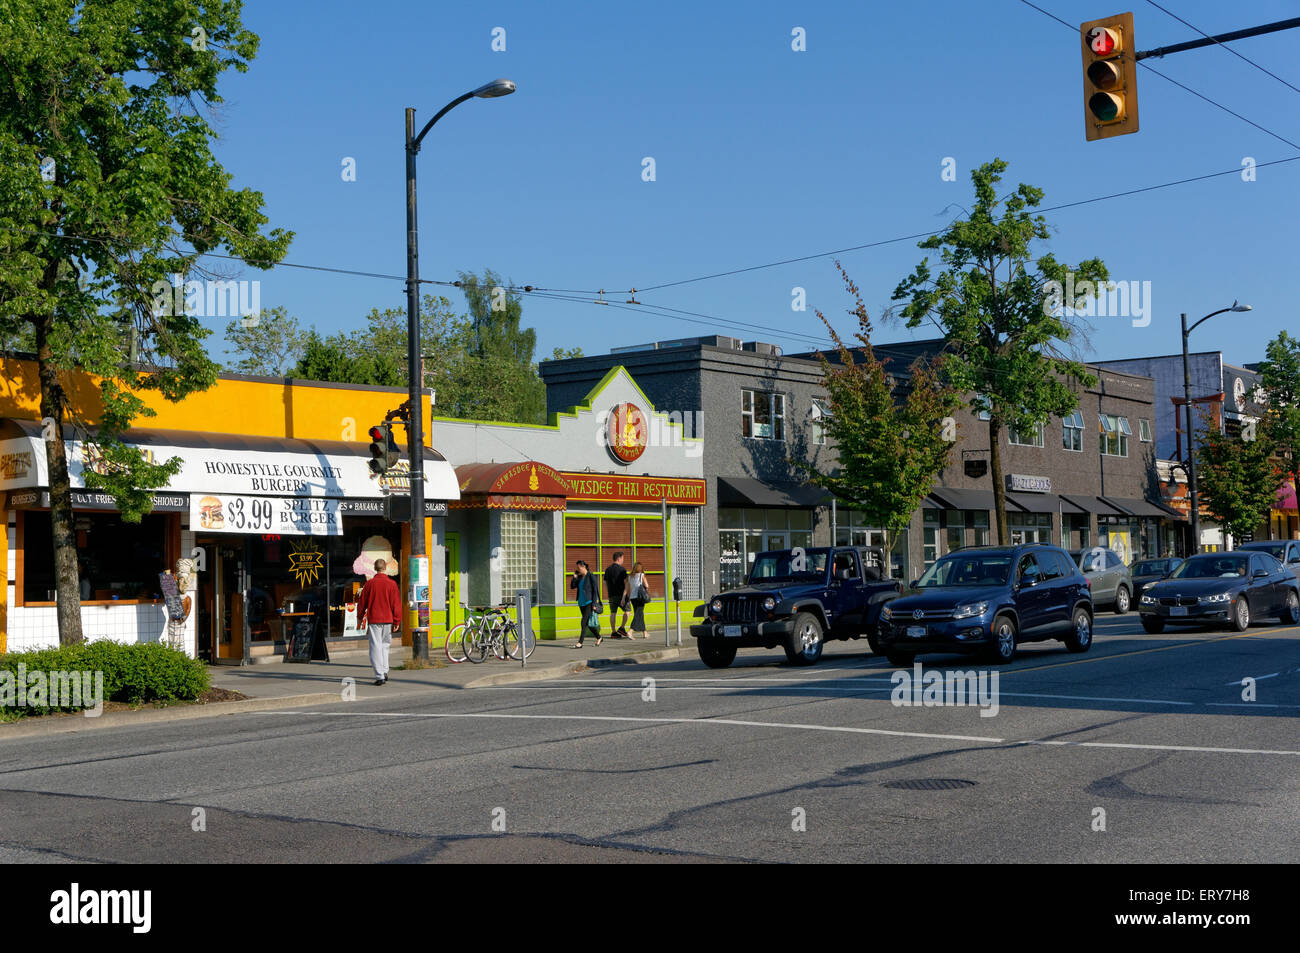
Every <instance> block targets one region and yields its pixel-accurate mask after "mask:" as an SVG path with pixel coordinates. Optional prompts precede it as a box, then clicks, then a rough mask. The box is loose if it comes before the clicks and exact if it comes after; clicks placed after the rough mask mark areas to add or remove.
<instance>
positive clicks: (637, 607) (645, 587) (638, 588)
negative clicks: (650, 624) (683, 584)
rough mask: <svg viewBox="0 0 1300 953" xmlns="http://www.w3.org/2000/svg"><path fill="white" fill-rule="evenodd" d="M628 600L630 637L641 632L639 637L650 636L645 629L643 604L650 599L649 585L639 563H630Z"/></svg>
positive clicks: (646, 637)
mask: <svg viewBox="0 0 1300 953" xmlns="http://www.w3.org/2000/svg"><path fill="white" fill-rule="evenodd" d="M627 592H628V596H627V598H628V602H629V603H631V605H632V637H633V638H635V637H636V633H637V632H640V633H641V638H643V639H648V638H650V633H649V632H647V631H646V630H645V615H644V613H645V604H646V603H647V602H649V601H650V585H649V584H648V583H647V582H646V578H645V569H643V568H642V566H641V564H640V563H633V564H632V575H630V576H629V577H628V581H627Z"/></svg>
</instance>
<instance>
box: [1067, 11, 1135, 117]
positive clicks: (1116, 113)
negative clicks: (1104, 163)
mask: <svg viewBox="0 0 1300 953" xmlns="http://www.w3.org/2000/svg"><path fill="white" fill-rule="evenodd" d="M1079 38H1080V40H1081V41H1082V43H1083V118H1084V124H1085V126H1084V131H1085V134H1086V135H1087V138H1088V141H1089V142H1092V141H1093V140H1094V139H1109V138H1110V137H1111V136H1126V135H1128V134H1129V133H1130V132H1137V131H1138V100H1137V59H1136V58H1135V56H1136V53H1137V47H1136V46H1135V45H1134V42H1133V14H1132V13H1118V14H1116V15H1115V16H1111V17H1103V18H1102V19H1100V20H1089V21H1088V22H1087V23H1084V24H1083V25H1082V26H1080V27H1079Z"/></svg>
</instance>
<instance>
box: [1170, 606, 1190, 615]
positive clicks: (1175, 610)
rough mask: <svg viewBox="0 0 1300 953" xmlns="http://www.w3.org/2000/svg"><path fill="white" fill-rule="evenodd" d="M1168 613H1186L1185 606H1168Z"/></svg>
mask: <svg viewBox="0 0 1300 953" xmlns="http://www.w3.org/2000/svg"><path fill="white" fill-rule="evenodd" d="M1169 614H1170V615H1187V606H1170V607H1169Z"/></svg>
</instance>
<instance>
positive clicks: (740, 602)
mask: <svg viewBox="0 0 1300 953" xmlns="http://www.w3.org/2000/svg"><path fill="white" fill-rule="evenodd" d="M758 603H759V597H757V596H733V597H732V598H730V599H723V600H722V621H723V622H757V621H758Z"/></svg>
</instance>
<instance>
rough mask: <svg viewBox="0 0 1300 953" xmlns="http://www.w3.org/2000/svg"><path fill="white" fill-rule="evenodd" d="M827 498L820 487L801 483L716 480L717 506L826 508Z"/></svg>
mask: <svg viewBox="0 0 1300 953" xmlns="http://www.w3.org/2000/svg"><path fill="white" fill-rule="evenodd" d="M830 502H831V496H830V494H829V493H827V492H826V491H825V490H823V489H822V488H821V487H817V486H808V485H807V484H803V483H766V482H764V481H763V480H755V479H752V478H750V477H718V504H719V505H721V506H794V507H808V506H829V505H830Z"/></svg>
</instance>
